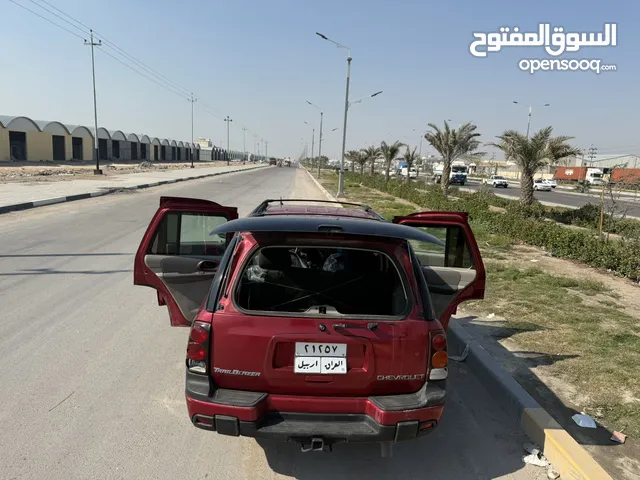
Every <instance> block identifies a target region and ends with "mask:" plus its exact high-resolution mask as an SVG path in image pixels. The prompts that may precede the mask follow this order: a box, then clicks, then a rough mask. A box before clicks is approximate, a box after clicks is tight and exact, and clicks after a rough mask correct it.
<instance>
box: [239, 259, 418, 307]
mask: <svg viewBox="0 0 640 480" xmlns="http://www.w3.org/2000/svg"><path fill="white" fill-rule="evenodd" d="M236 285H237V286H236V291H235V300H236V304H237V306H238V307H240V308H241V309H243V310H247V311H257V312H274V313H276V312H281V313H297V314H314V315H318V314H320V315H349V316H368V317H370V316H383V317H398V316H404V315H405V314H406V313H407V311H408V308H409V299H408V296H407V293H406V291H405V288H404V284H403V282H402V278H401V276H400V273H399V271H398V269H397V267H396V265H395V263H394V262H393V261H392V260H391V259H390V258H389V257H388V256H387V255H386V254H385V253H382V252H379V251H374V250H361V249H350V248H332V247H297V248H291V247H264V248H262V249H260V250H258V251H257V252H255V253H254V254H253V255H252V257H251V258H249V260H248V261H247V263H246V264H245V267H244V269H243V271H242V274H241V278H240V279H239V281H238V282H237V283H236Z"/></svg>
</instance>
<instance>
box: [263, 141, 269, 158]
mask: <svg viewBox="0 0 640 480" xmlns="http://www.w3.org/2000/svg"><path fill="white" fill-rule="evenodd" d="M268 146H269V142H267V141H266V140H265V141H264V157H265V158H269V151H268V149H267V147H268Z"/></svg>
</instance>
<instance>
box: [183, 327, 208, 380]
mask: <svg viewBox="0 0 640 480" xmlns="http://www.w3.org/2000/svg"><path fill="white" fill-rule="evenodd" d="M210 328H211V326H210V325H209V324H207V323H202V322H194V323H193V325H192V326H191V331H190V332H189V343H188V344H187V360H190V361H191V362H199V365H193V364H191V363H190V362H187V366H188V367H189V369H192V368H196V369H198V370H205V371H206V360H207V348H208V346H209V332H210Z"/></svg>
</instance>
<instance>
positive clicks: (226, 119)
mask: <svg viewBox="0 0 640 480" xmlns="http://www.w3.org/2000/svg"><path fill="white" fill-rule="evenodd" d="M224 121H225V122H227V165H229V162H230V158H229V125H230V124H231V122H233V120H231V118H230V117H229V115H227V118H225V119H224Z"/></svg>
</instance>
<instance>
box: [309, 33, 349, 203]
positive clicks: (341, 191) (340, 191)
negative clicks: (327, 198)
mask: <svg viewBox="0 0 640 480" xmlns="http://www.w3.org/2000/svg"><path fill="white" fill-rule="evenodd" d="M316 35H318V36H319V37H320V38H322V39H323V40H326V41H327V42H331V43H333V44H334V45H335V46H336V47H338V48H344V49H345V50H346V51H347V88H346V93H345V99H344V128H343V130H342V154H341V155H340V180H339V182H338V198H343V197H344V150H345V146H346V142H347V113H348V111H349V79H350V77H351V49H350V48H349V47H346V46H344V45H342V44H340V43H338V42H334V41H333V40H331V39H329V38H327V37H326V36H324V35H322V34H321V33H318V32H316Z"/></svg>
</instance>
